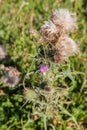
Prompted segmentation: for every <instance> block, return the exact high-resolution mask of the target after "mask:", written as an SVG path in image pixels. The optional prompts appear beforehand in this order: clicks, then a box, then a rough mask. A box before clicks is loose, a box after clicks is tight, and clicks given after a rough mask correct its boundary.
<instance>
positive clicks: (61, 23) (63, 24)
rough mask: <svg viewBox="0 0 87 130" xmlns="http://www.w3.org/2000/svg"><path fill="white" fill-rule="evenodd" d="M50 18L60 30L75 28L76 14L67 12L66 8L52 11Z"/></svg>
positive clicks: (70, 30)
mask: <svg viewBox="0 0 87 130" xmlns="http://www.w3.org/2000/svg"><path fill="white" fill-rule="evenodd" d="M50 20H51V21H52V22H53V23H54V24H55V25H56V26H57V28H60V31H62V32H72V31H73V30H74V29H76V28H77V25H76V15H75V14H74V13H71V12H69V10H68V9H63V8H61V9H59V10H56V11H54V12H53V14H52V16H51V18H50Z"/></svg>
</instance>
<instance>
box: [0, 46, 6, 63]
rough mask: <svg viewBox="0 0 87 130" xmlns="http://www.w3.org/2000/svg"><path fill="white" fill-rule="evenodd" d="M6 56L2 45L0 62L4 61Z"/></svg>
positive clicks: (0, 47)
mask: <svg viewBox="0 0 87 130" xmlns="http://www.w3.org/2000/svg"><path fill="white" fill-rule="evenodd" d="M6 56H7V53H6V50H5V47H4V46H3V45H0V61H1V60H3V59H5V58H6Z"/></svg>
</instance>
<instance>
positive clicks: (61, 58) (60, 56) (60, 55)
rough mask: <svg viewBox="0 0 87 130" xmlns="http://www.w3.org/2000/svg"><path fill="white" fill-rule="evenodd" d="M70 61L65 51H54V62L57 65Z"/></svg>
mask: <svg viewBox="0 0 87 130" xmlns="http://www.w3.org/2000/svg"><path fill="white" fill-rule="evenodd" d="M67 60H68V57H67V54H66V52H65V51H63V50H60V49H57V50H55V51H54V55H53V61H54V62H55V63H59V64H60V63H63V62H65V61H67Z"/></svg>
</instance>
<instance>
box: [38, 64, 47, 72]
mask: <svg viewBox="0 0 87 130" xmlns="http://www.w3.org/2000/svg"><path fill="white" fill-rule="evenodd" d="M39 69H40V71H41V72H42V73H44V74H45V73H46V72H47V71H48V70H49V68H48V66H47V65H43V64H40V66H39Z"/></svg>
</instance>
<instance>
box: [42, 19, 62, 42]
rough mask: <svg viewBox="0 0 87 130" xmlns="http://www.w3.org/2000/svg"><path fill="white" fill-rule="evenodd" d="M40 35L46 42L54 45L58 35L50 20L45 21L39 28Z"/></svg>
mask: <svg viewBox="0 0 87 130" xmlns="http://www.w3.org/2000/svg"><path fill="white" fill-rule="evenodd" d="M40 33H41V35H42V37H43V39H44V40H45V41H46V42H51V43H55V42H56V41H57V39H58V37H59V35H60V33H59V30H57V28H56V26H55V24H53V22H52V21H51V20H49V21H45V23H44V25H43V26H41V29H40Z"/></svg>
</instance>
